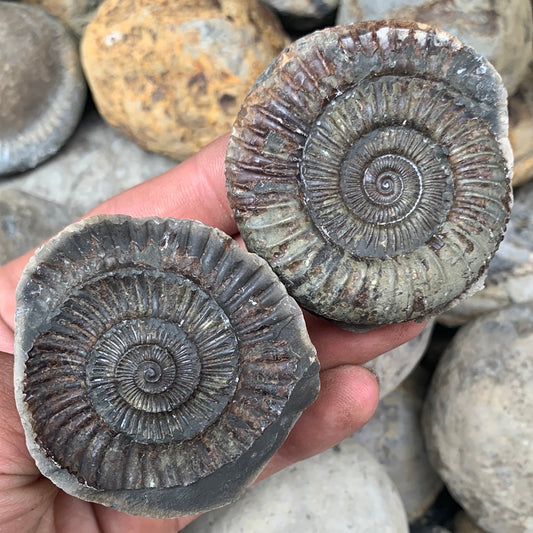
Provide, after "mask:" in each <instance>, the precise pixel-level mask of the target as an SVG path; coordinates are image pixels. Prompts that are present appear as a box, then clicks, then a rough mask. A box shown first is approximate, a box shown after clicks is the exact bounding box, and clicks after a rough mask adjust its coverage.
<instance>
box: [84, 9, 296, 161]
mask: <svg viewBox="0 0 533 533" xmlns="http://www.w3.org/2000/svg"><path fill="white" fill-rule="evenodd" d="M287 42H288V40H287V37H286V36H285V34H284V33H283V30H282V29H281V26H280V25H279V21H278V20H277V18H276V17H275V15H274V14H273V13H272V12H271V11H270V10H268V9H267V8H266V7H264V6H262V4H260V3H259V2H258V0H251V1H248V0H246V1H245V0H220V1H217V2H213V1H212V0H183V1H180V2H174V1H169V0H157V1H151V0H136V1H134V0H107V1H105V2H104V3H103V4H102V5H101V6H100V8H99V10H98V12H97V14H96V17H95V18H94V19H93V20H92V22H91V23H90V24H89V25H88V26H87V29H86V32H85V34H84V37H83V39H82V43H81V57H82V64H83V68H84V71H85V74H86V76H87V80H88V82H89V86H90V88H91V91H92V94H93V97H94V100H95V102H96V105H97V107H98V109H99V111H100V113H101V114H102V115H103V116H104V118H105V119H106V120H107V121H108V122H109V123H110V124H112V125H113V126H115V127H117V128H118V129H119V130H120V131H121V132H122V133H124V134H125V135H126V136H128V137H131V138H133V139H134V140H135V141H136V142H138V143H139V144H140V145H141V146H143V147H144V148H147V149H148V150H152V151H154V152H158V153H161V154H165V155H168V156H170V157H172V158H174V159H178V160H181V159H184V158H186V157H188V156H189V155H191V154H193V153H195V152H196V151H198V150H199V149H200V148H201V147H202V146H204V145H206V144H208V143H209V142H210V141H212V140H213V139H215V138H216V137H218V136H220V135H222V134H223V133H225V132H227V131H229V130H230V129H231V125H232V123H233V120H234V118H235V116H236V114H237V111H238V110H239V107H240V105H241V101H242V100H243V98H244V96H245V95H246V93H247V92H248V90H249V89H250V87H251V86H252V84H253V83H254V81H255V80H256V78H257V77H258V76H259V74H260V73H261V72H262V71H263V69H264V68H265V67H266V65H267V64H268V63H269V62H270V61H271V60H272V59H273V58H274V57H275V56H276V55H277V54H278V53H279V51H280V50H281V49H282V48H283V47H284V46H285V45H286V44H287Z"/></svg>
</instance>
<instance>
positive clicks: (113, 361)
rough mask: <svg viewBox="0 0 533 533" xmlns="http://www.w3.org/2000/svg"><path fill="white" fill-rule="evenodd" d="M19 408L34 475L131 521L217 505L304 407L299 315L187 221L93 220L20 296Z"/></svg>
mask: <svg viewBox="0 0 533 533" xmlns="http://www.w3.org/2000/svg"><path fill="white" fill-rule="evenodd" d="M17 298H18V309H17V331H16V338H17V340H16V344H17V347H16V352H17V353H16V384H17V387H16V388H17V404H18V408H19V411H20V413H21V417H22V420H23V423H24V427H25V431H26V434H27V439H28V447H29V450H30V452H31V453H32V455H33V456H34V457H35V459H36V461H37V464H38V466H39V468H40V469H41V470H42V472H43V474H45V475H47V476H48V477H50V478H51V479H52V480H53V481H54V482H55V483H57V484H58V485H59V486H60V487H61V488H63V489H64V490H66V491H67V492H70V493H71V494H74V495H77V496H79V497H82V498H85V499H88V500H90V501H98V502H100V503H104V504H107V505H112V506H114V507H117V508H119V509H122V510H125V511H127V512H130V513H133V514H146V515H151V516H177V515H179V514H189V513H192V512H197V511H199V510H202V509H205V508H210V507H213V506H217V505H222V504H223V503H226V502H227V501H230V500H231V499H234V498H235V497H236V495H238V494H239V493H240V492H242V490H243V489H244V486H245V485H247V484H248V483H250V482H251V481H252V480H253V478H254V476H255V475H256V474H257V473H258V471H259V470H260V468H261V467H262V466H263V465H264V463H265V462H266V460H267V459H268V458H269V457H270V456H271V455H272V454H273V453H274V451H275V450H276V449H277V447H278V446H279V444H280V443H281V442H282V440H283V439H284V437H285V436H286V434H287V433H288V431H289V429H290V428H291V427H292V424H293V423H294V422H295V420H296V419H297V417H298V416H299V413H300V412H301V411H302V410H303V408H304V407H305V406H306V405H308V404H309V403H310V402H311V401H312V400H313V399H314V397H315V396H316V393H317V390H318V377H317V371H318V364H317V362H316V358H315V351H314V348H313V346H312V345H311V343H310V341H309V339H308V337H307V333H306V331H305V326H304V322H303V317H302V315H301V311H300V310H299V308H298V306H297V305H296V303H295V302H294V301H293V300H292V298H290V297H289V296H288V295H287V293H286V291H285V289H284V287H283V286H282V285H281V283H280V282H279V281H278V280H277V278H276V277H275V275H274V274H273V273H272V271H271V270H270V268H269V267H268V265H267V264H266V263H265V262H264V261H263V260H261V259H259V258H258V257H257V256H253V255H252V254H248V253H247V252H245V251H243V250H241V249H240V248H239V247H238V246H237V244H235V242H234V241H232V240H231V239H230V238H229V237H227V236H225V235H223V234H222V233H221V232H219V231H217V230H214V229H212V228H208V227H207V226H204V225H202V224H200V223H198V222H193V221H176V220H163V219H140V220H135V219H129V218H127V217H120V216H117V217H108V218H106V217H96V218H94V219H88V220H87V221H86V222H82V223H79V224H77V225H74V226H72V227H71V228H69V229H67V230H65V231H64V232H62V233H61V234H60V235H59V236H58V237H56V238H55V239H54V240H52V241H51V242H50V243H48V244H46V245H45V246H44V247H43V248H42V249H41V250H40V251H39V252H38V253H37V254H36V256H35V257H34V259H33V260H32V261H31V262H30V265H29V266H28V268H27V270H26V272H25V274H24V276H23V279H22V281H21V284H20V285H19V289H18V295H17Z"/></svg>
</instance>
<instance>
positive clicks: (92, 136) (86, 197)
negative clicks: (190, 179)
mask: <svg viewBox="0 0 533 533" xmlns="http://www.w3.org/2000/svg"><path fill="white" fill-rule="evenodd" d="M175 164H176V163H175V161H173V160H171V159H168V158H166V157H163V156H160V155H157V154H153V153H150V152H146V151H145V150H143V149H142V148H140V147H139V146H138V145H137V144H135V143H134V142H132V141H129V140H128V139H125V138H124V137H123V136H122V135H120V134H119V133H117V132H116V131H115V130H114V129H113V128H111V127H110V126H109V125H108V124H106V123H105V122H104V121H103V120H102V118H101V117H100V116H99V115H98V113H97V112H96V111H95V110H94V109H91V110H88V112H87V113H86V114H85V115H84V118H83V120H82V122H81V124H80V127H79V128H78V129H77V130H76V132H75V134H74V136H73V137H72V139H71V140H70V142H69V143H68V144H67V145H66V146H65V147H64V149H63V150H61V152H59V154H57V155H56V157H54V158H53V159H50V160H49V161H47V162H45V163H44V164H42V165H40V166H39V167H37V168H36V169H34V170H30V171H27V172H25V173H24V174H21V175H20V176H19V177H17V178H16V179H10V180H8V179H6V180H3V181H0V197H1V196H2V195H3V193H4V190H7V189H9V188H16V189H18V190H22V191H26V192H28V193H33V194H35V195H37V196H40V197H42V198H45V199H47V200H49V201H52V202H55V203H57V204H60V205H62V206H64V207H65V208H66V209H67V210H68V212H69V213H71V214H72V215H73V216H75V217H78V216H81V215H83V214H85V213H86V212H87V211H89V210H90V209H92V208H93V207H95V206H96V205H98V204H99V203H100V202H102V201H104V200H106V199H108V198H110V197H111V196H114V195H115V194H118V193H120V192H122V191H123V190H125V189H129V188H130V187H133V186H134V185H137V184H139V183H141V182H143V181H145V180H147V179H149V178H151V177H153V176H155V175H157V174H160V173H162V172H164V171H165V170H168V169H169V168H171V167H173V166H175Z"/></svg>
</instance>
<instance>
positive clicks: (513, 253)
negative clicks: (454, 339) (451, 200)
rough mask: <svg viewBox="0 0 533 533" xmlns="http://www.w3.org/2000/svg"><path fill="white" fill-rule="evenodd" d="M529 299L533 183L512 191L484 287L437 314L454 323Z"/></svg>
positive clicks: (531, 289)
mask: <svg viewBox="0 0 533 533" xmlns="http://www.w3.org/2000/svg"><path fill="white" fill-rule="evenodd" d="M529 302H533V182H531V183H527V184H525V185H523V186H522V187H520V188H519V189H518V190H517V192H516V193H515V197H514V204H513V209H512V210H511V218H510V221H509V224H508V225H507V230H506V232H505V236H504V238H503V241H502V243H501V244H500V247H499V249H498V251H497V252H496V254H495V256H494V258H493V259H492V261H491V263H490V265H489V268H488V274H487V278H486V280H485V288H484V289H482V290H481V291H479V292H478V293H476V294H474V295H473V296H471V297H470V298H469V299H467V300H464V301H462V302H460V303H459V304H457V305H456V306H455V307H453V308H452V309H450V310H449V311H446V313H443V314H441V315H440V316H439V317H438V321H439V322H440V323H442V324H445V325H447V326H458V325H462V324H465V323H467V322H468V321H470V320H472V319H474V318H476V317H478V316H481V315H483V314H486V313H489V312H491V311H496V310H498V309H502V308H505V307H508V306H510V305H513V304H520V303H529Z"/></svg>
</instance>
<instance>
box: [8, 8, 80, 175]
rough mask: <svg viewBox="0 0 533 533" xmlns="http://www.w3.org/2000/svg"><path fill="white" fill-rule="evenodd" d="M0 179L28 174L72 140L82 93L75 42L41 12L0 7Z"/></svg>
mask: <svg viewBox="0 0 533 533" xmlns="http://www.w3.org/2000/svg"><path fill="white" fill-rule="evenodd" d="M0 43H2V45H1V46H0V176H2V175H9V174H13V173H16V172H21V171H23V170H26V169H28V168H33V167H35V166H37V165H38V164H39V163H41V162H42V161H44V160H45V159H48V158H49V157H50V156H51V155H53V154H55V153H56V152H57V151H58V150H59V148H61V146H63V144H64V143H65V142H66V140H67V139H68V138H69V137H70V136H71V134H72V132H73V131H74V128H75V127H76V125H77V124H78V121H79V118H80V116H81V113H82V111H83V106H84V104H85V97H86V93H87V88H86V85H85V80H84V78H83V74H82V72H81V67H80V63H79V58H78V50H77V44H76V41H75V39H74V38H73V37H72V35H70V33H69V32H68V31H67V30H66V28H65V27H64V26H63V25H62V24H61V23H60V22H59V21H58V20H57V19H56V18H55V17H52V16H50V15H49V14H48V13H46V12H45V11H43V10H41V9H39V8H36V7H32V6H27V5H23V4H16V3H13V2H0Z"/></svg>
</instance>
